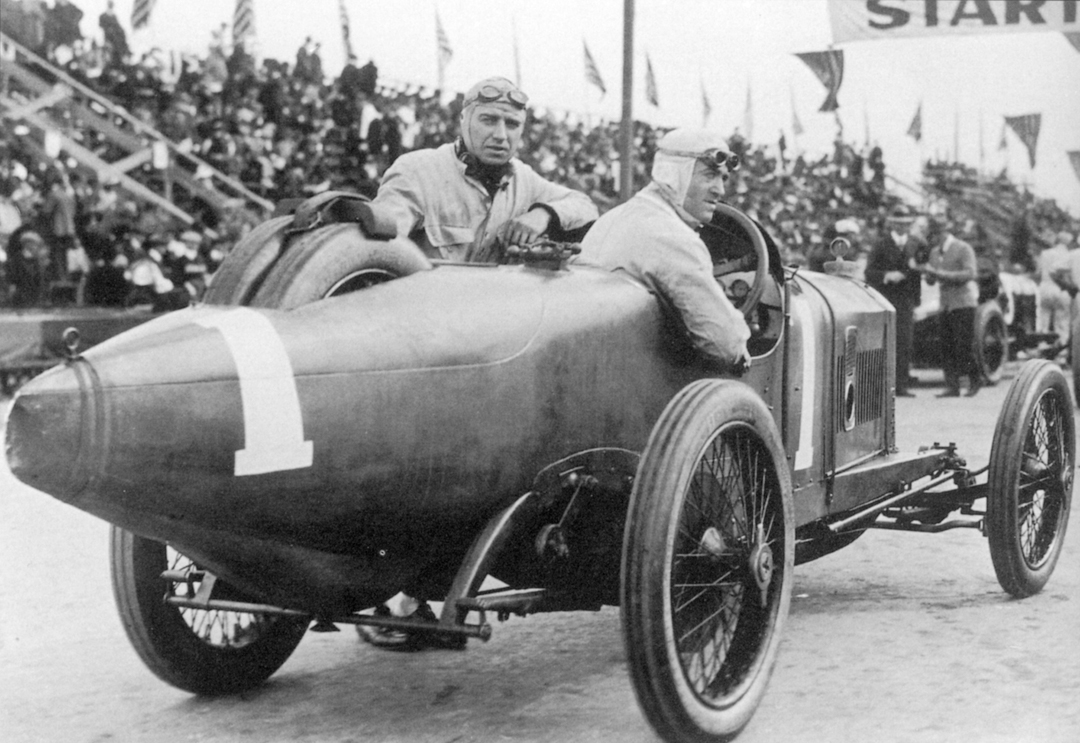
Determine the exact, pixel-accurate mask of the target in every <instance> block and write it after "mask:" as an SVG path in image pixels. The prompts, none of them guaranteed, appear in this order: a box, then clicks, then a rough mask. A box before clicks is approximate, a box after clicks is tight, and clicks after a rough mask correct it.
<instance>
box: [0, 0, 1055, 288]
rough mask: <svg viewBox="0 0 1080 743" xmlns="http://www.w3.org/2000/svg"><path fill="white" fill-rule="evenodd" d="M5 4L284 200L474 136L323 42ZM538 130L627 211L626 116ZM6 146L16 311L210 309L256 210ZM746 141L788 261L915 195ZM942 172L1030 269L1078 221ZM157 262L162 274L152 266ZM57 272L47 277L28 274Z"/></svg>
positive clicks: (954, 198) (102, 83)
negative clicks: (204, 33) (139, 189)
mask: <svg viewBox="0 0 1080 743" xmlns="http://www.w3.org/2000/svg"><path fill="white" fill-rule="evenodd" d="M0 5H2V6H3V7H2V8H0V12H3V14H4V18H5V24H4V26H5V33H8V34H9V35H12V36H13V37H14V38H16V40H18V41H19V42H20V43H22V44H24V45H25V46H27V47H29V48H30V49H31V50H32V51H34V52H35V53H38V54H40V55H41V56H43V57H44V58H46V59H48V60H49V61H50V62H51V63H53V64H55V65H56V66H58V67H59V68H61V69H62V70H63V71H64V72H66V73H67V74H68V75H70V76H71V77H73V78H74V79H76V80H78V81H80V82H82V83H83V84H85V85H87V86H89V87H91V88H92V89H93V90H95V91H97V92H98V93H100V94H101V95H104V96H106V97H108V98H109V99H111V100H113V101H115V102H117V103H118V104H120V105H122V106H123V107H125V108H126V109H127V110H128V111H129V112H131V113H132V114H133V115H135V116H136V117H138V118H139V119H141V120H143V121H144V122H145V123H147V124H148V125H150V126H152V127H154V128H155V129H157V130H159V131H160V132H162V133H163V134H164V135H165V136H167V137H168V138H169V139H170V140H172V141H173V142H175V143H177V145H178V146H179V148H180V149H181V150H183V151H187V152H191V153H193V154H195V155H197V156H199V157H201V158H202V159H204V160H205V161H206V162H208V163H209V164H210V165H212V166H213V167H214V168H216V169H218V170H219V171H221V172H222V173H225V174H226V175H228V176H230V177H232V178H234V179H236V180H238V181H241V182H243V183H244V184H245V185H246V186H247V187H248V188H250V189H251V190H252V191H254V192H256V193H257V194H259V195H261V196H263V197H265V198H266V199H269V200H270V201H274V202H277V201H280V200H283V199H292V198H298V197H305V196H310V195H313V194H315V193H318V192H320V191H323V190H327V189H334V190H349V191H358V192H361V193H366V194H369V195H371V194H373V193H374V191H375V189H376V188H377V187H378V182H379V178H380V176H381V174H382V172H383V171H384V170H385V169H386V167H388V166H389V164H390V163H391V162H393V161H394V159H395V158H396V157H397V156H398V155H400V154H401V153H402V152H404V151H407V150H410V149H414V148H422V147H432V146H437V145H439V144H442V143H443V142H446V141H448V140H450V139H451V138H452V137H453V136H455V134H456V123H455V122H456V120H457V115H458V112H459V106H460V96H459V97H458V98H456V99H454V100H450V101H445V100H444V96H443V95H441V93H440V91H437V90H433V89H431V88H427V87H424V86H419V85H411V84H398V83H388V82H386V81H382V80H380V79H379V76H378V69H377V67H376V66H375V64H374V62H372V61H369V62H367V63H366V64H363V65H359V64H357V62H358V60H351V61H350V63H349V64H348V65H346V67H345V68H344V69H343V70H342V71H341V73H340V74H339V75H337V76H336V77H335V76H333V75H327V74H326V72H325V71H324V69H323V66H322V62H321V57H320V52H319V45H318V43H316V42H314V41H313V40H311V39H308V40H307V41H306V42H305V44H304V45H303V46H302V47H301V48H300V49H299V50H298V52H297V55H296V59H295V61H292V62H289V61H281V60H274V59H265V60H262V62H261V63H257V62H256V60H255V59H254V58H253V57H252V56H251V55H250V54H248V53H247V52H246V51H245V50H244V48H243V47H242V46H233V47H231V48H230V46H229V45H228V44H227V43H226V41H225V31H226V28H225V27H222V28H221V29H219V31H218V32H217V33H216V34H215V35H214V39H213V42H212V43H211V45H210V48H209V50H208V53H207V54H206V55H205V56H203V57H196V56H193V55H187V54H185V55H177V54H175V53H166V52H164V51H162V50H156V49H155V50H153V51H151V52H149V53H147V54H144V55H141V56H139V57H135V56H133V55H132V53H131V51H130V50H129V48H128V45H127V42H126V39H125V37H124V32H123V28H122V27H121V26H120V24H119V23H118V22H116V18H115V15H114V14H113V13H112V9H111V7H110V8H109V10H107V11H106V13H104V14H102V16H101V17H100V18H99V19H98V24H99V26H100V28H101V29H102V32H103V39H104V41H103V42H99V41H97V40H87V39H85V38H84V37H83V35H82V33H81V31H80V26H79V23H80V20H81V16H82V13H81V11H79V10H78V9H77V8H75V6H74V5H72V4H71V3H69V2H66V1H65V0H56V1H55V3H54V4H53V5H52V6H47V5H45V4H44V3H43V2H41V0H21V1H20V0H0ZM110 5H111V4H110ZM9 19H10V20H9ZM527 127H528V130H527V132H526V134H525V137H524V142H525V144H524V146H523V147H522V150H521V152H520V155H519V156H520V157H521V159H522V160H524V161H525V162H527V163H528V164H529V165H531V166H532V167H533V168H535V169H536V170H537V172H539V173H540V174H541V175H542V176H544V177H545V178H548V179H550V180H553V181H555V182H559V183H564V184H566V185H569V186H571V187H574V188H578V189H580V190H582V191H584V192H586V193H587V194H589V195H590V197H591V198H592V199H593V200H594V201H595V202H596V203H597V205H598V207H599V208H600V211H601V212H604V211H606V210H607V209H608V208H610V207H611V206H613V205H614V204H615V203H616V202H617V195H618V183H619V172H618V167H619V158H618V136H619V125H618V122H608V121H601V122H599V123H596V124H594V123H593V122H592V121H587V120H585V119H584V118H583V117H581V116H578V115H576V114H574V113H572V112H564V111H556V110H549V109H541V108H534V109H533V110H532V112H531V116H530V118H529V120H528V125H527ZM664 131H665V130H664V129H661V128H656V127H653V126H650V125H648V124H646V123H643V122H635V126H634V140H635V143H634V149H635V152H636V153H639V154H640V155H641V156H640V157H638V158H637V159H636V160H635V164H634V173H633V182H634V188H635V190H636V189H638V188H640V187H642V186H643V185H644V184H645V183H646V181H647V173H648V171H649V167H650V165H651V152H652V151H653V149H654V148H655V142H656V140H657V138H658V137H659V136H661V135H662V134H663V133H664ZM16 132H18V129H17V128H16ZM78 136H81V137H83V138H84V142H83V144H84V146H87V147H88V148H89V149H91V150H93V151H97V152H99V154H102V156H103V157H104V156H105V154H107V153H106V152H105V150H107V148H108V147H109V144H108V142H107V141H106V140H105V139H104V138H101V137H97V136H96V135H95V133H94V132H92V131H89V130H86V131H82V132H81V133H80V134H79V135H78ZM4 144H5V148H6V149H5V150H4V151H3V152H0V235H3V234H6V233H9V232H13V233H14V234H12V236H11V238H9V240H8V243H7V281H8V282H11V281H12V279H13V277H15V276H18V277H20V281H22V280H24V278H23V277H26V276H28V275H40V279H39V280H38V282H37V284H34V283H33V282H28V283H27V285H26V286H24V287H23V288H22V289H21V290H20V291H18V292H15V293H14V295H12V296H7V297H5V296H4V292H3V291H0V304H2V303H3V302H4V301H7V302H8V303H11V302H15V303H16V304H22V305H23V306H27V305H35V304H40V303H48V302H50V301H57V300H58V297H57V296H51V295H52V294H55V289H56V287H57V286H59V287H60V289H61V290H63V291H61V293H60V297H59V299H60V300H70V299H72V298H74V300H75V301H79V302H86V303H91V304H106V305H117V304H131V303H132V302H141V301H145V300H146V299H147V298H148V297H149V296H151V292H149V291H148V290H147V289H146V287H147V286H151V287H156V288H157V291H154V292H152V294H153V295H154V296H155V297H156V300H155V301H156V302H158V303H159V304H161V305H164V306H172V305H174V304H177V303H183V302H184V301H187V299H197V298H198V297H199V296H201V292H202V291H203V288H204V287H205V285H206V282H207V280H208V278H209V277H210V276H211V275H212V273H213V270H214V269H215V267H216V266H217V264H218V263H219V262H220V260H221V258H222V256H223V255H224V253H226V252H227V251H228V249H229V247H230V246H231V245H232V244H234V243H235V241H236V239H238V238H239V237H240V235H241V234H242V233H243V232H244V230H245V229H247V228H248V227H249V226H250V224H251V220H250V219H248V218H246V217H245V215H243V214H241V213H239V212H238V213H237V214H225V215H224V216H223V215H222V214H220V213H216V212H214V211H213V210H210V209H203V210H197V211H196V214H197V216H198V220H197V222H196V224H194V225H191V226H187V225H180V224H177V223H176V222H175V220H172V219H170V218H168V217H165V216H163V215H161V214H160V213H157V212H156V211H155V210H153V209H151V208H148V207H146V206H144V205H142V204H141V203H140V202H139V201H137V200H135V199H134V198H132V197H131V196H130V195H128V194H125V193H124V192H123V191H122V190H121V189H118V188H117V184H116V183H115V182H111V181H108V180H106V181H98V180H96V179H95V178H93V177H80V174H79V173H78V172H70V173H69V172H68V171H69V170H70V168H69V167H67V166H66V165H65V164H64V163H63V162H62V161H57V162H55V163H51V164H46V163H41V162H40V159H38V158H35V157H34V154H33V153H32V152H31V151H30V150H29V149H26V148H23V147H21V145H20V141H19V137H18V136H16V137H13V138H10V140H5V143H4ZM730 145H731V147H732V149H733V150H734V151H735V152H736V153H738V154H739V155H740V156H741V158H742V160H743V162H744V166H743V168H742V170H741V171H739V173H738V174H737V176H736V178H735V182H734V183H733V184H732V185H733V188H732V189H731V193H730V196H729V198H730V201H731V202H732V203H733V204H734V205H735V206H737V207H739V208H741V209H743V210H744V211H746V212H747V213H748V214H749V215H750V216H751V217H752V218H754V219H756V220H758V221H759V222H760V223H761V224H762V225H763V226H764V227H765V228H766V229H767V230H769V231H770V233H771V234H772V235H773V236H774V237H775V238H776V241H777V243H778V244H779V245H780V246H781V248H782V251H783V253H784V255H783V258H784V261H785V262H786V263H799V264H805V263H807V262H811V263H812V262H813V261H814V260H815V254H817V255H818V257H820V253H821V251H822V250H823V249H825V248H826V247H827V245H828V243H829V241H830V238H831V237H832V236H833V235H835V234H836V233H837V229H836V225H837V224H838V223H840V224H842V225H854V229H852V230H849V235H851V236H853V237H855V242H856V245H857V246H861V247H864V248H865V247H867V246H869V245H870V244H872V241H873V239H874V235H875V234H876V232H877V231H878V230H880V229H881V224H882V220H883V218H884V215H885V214H886V213H887V212H888V211H889V209H890V208H891V207H892V205H893V204H894V203H895V202H896V201H898V197H897V196H895V195H893V194H891V193H890V192H889V191H888V190H887V189H886V174H885V163H884V158H883V154H882V151H881V149H880V147H876V146H874V147H870V146H862V147H860V146H857V145H854V144H850V143H847V142H844V141H843V140H842V139H841V138H839V137H838V138H837V140H836V143H835V148H834V151H833V152H831V153H829V154H826V155H823V156H821V157H819V158H816V159H815V158H808V157H807V156H806V155H804V154H802V153H793V152H791V151H790V150H789V148H788V147H787V146H786V143H785V141H784V137H783V135H781V136H780V137H779V139H778V140H777V142H775V143H767V144H766V143H758V142H749V141H747V140H746V139H745V138H744V137H742V136H741V135H740V134H739V133H738V132H736V133H735V134H734V135H733V136H732V137H731V139H730ZM105 159H107V158H105ZM957 168H959V170H957ZM928 174H929V179H928V186H929V188H930V190H931V191H932V192H933V193H936V194H937V195H938V196H939V197H940V199H941V202H940V203H942V204H947V205H948V208H949V209H950V210H952V211H957V212H958V213H959V216H961V217H963V218H964V220H962V221H966V222H969V223H971V224H973V225H974V226H973V227H971V228H970V229H971V230H972V231H974V230H980V229H981V230H982V232H981V233H980V234H978V235H976V237H977V238H978V242H979V243H980V244H981V245H983V246H985V252H987V253H993V254H997V253H999V252H1000V253H1003V254H1005V255H1007V256H1008V259H1009V262H1011V263H1019V264H1025V263H1026V262H1030V261H1031V258H1030V254H1031V252H1032V249H1033V248H1034V249H1037V247H1038V241H1039V240H1040V235H1042V234H1043V233H1044V232H1046V231H1054V230H1057V229H1061V228H1063V226H1064V225H1066V224H1067V223H1068V220H1069V218H1068V215H1067V214H1065V213H1064V212H1062V211H1061V210H1060V209H1059V208H1057V207H1056V205H1054V204H1053V202H1046V201H1037V200H1034V199H1033V198H1032V197H1031V196H1030V195H1029V194H1028V193H1027V192H1026V191H1022V190H1020V189H1017V188H1016V187H1015V186H1013V185H1012V184H1011V183H1010V182H1009V181H1008V180H1007V179H1005V178H1001V179H996V180H995V184H996V185H994V186H992V190H993V189H996V190H994V193H996V194H998V195H1000V194H1007V195H1008V198H1006V199H1001V200H999V201H998V207H997V210H998V212H1001V214H1000V215H998V217H995V220H996V221H995V220H989V221H990V222H992V224H993V225H997V224H998V223H999V222H1001V221H1002V218H1003V219H1004V220H1006V221H1007V222H1009V224H1010V230H1011V232H1010V233H1009V234H1008V235H1007V236H1006V237H1004V238H1001V237H1000V233H1001V229H1000V228H995V229H992V230H987V229H986V228H985V227H983V226H982V225H983V223H984V222H986V221H988V217H987V215H986V214H985V213H983V212H980V209H979V208H978V207H977V204H978V203H979V200H978V199H976V200H975V203H976V206H975V207H971V206H969V205H968V204H967V202H968V201H970V198H969V196H970V193H969V192H970V189H968V191H965V190H964V189H963V188H961V187H960V185H962V184H963V183H965V182H966V180H965V179H967V178H968V177H969V176H971V177H975V178H976V179H977V178H978V176H972V174H970V173H968V172H966V171H964V170H963V169H962V168H960V166H956V168H952V167H945V166H943V165H942V164H935V165H933V166H928ZM57 184H59V185H57ZM958 184H959V185H958ZM50 189H59V190H60V191H61V192H62V193H63V194H68V195H70V199H71V200H72V201H73V203H74V217H73V219H74V229H75V233H76V236H77V239H76V240H75V243H76V244H75V246H74V247H73V246H71V245H68V244H65V245H64V247H62V248H60V247H58V245H60V243H61V241H58V240H57V237H58V235H57V234H56V229H55V227H54V226H53V223H54V222H56V219H55V208H54V207H53V206H52V203H53V202H55V201H56V200H58V199H59V200H61V201H66V200H67V199H66V198H62V197H60V196H50V195H49V194H50ZM12 205H15V206H16V207H17V212H14V213H13V211H12V209H11V206H12ZM983 211H985V210H983ZM1001 215H1004V216H1003V217H1001ZM5 224H7V225H9V226H8V227H5ZM16 225H17V226H18V229H15V226H16ZM1025 230H1026V233H1025ZM854 233H858V234H857V236H856V235H855V234H854ZM1025 234H1026V238H1025ZM196 238H197V239H196ZM1001 240H1007V241H1008V243H1007V245H1006V246H1004V247H1003V246H1002V245H1001V244H999V243H1001ZM1025 240H1026V242H1025ZM39 242H40V245H41V246H42V247H40V248H39V247H37V246H38V245H39ZM991 243H994V244H993V245H991ZM146 261H149V262H150V263H153V264H154V265H155V266H157V269H155V270H150V269H149V268H148V267H147V266H148V264H147V263H146ZM39 263H40V264H43V265H44V266H45V268H43V269H37V270H36V273H35V271H28V270H27V269H26V266H27V265H29V264H33V265H35V266H36V265H38V264H39ZM140 269H145V270H140ZM69 285H70V286H74V287H75V288H74V290H73V291H71V290H69V289H70V286H69ZM50 286H51V289H50ZM3 287H4V285H3V284H0V289H3ZM27 287H29V288H27ZM35 287H36V288H35Z"/></svg>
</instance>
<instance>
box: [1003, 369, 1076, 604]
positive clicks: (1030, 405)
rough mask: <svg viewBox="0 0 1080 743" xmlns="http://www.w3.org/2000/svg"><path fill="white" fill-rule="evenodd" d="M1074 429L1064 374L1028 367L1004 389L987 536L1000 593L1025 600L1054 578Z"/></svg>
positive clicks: (1069, 480)
mask: <svg viewBox="0 0 1080 743" xmlns="http://www.w3.org/2000/svg"><path fill="white" fill-rule="evenodd" d="M1075 461H1076V431H1075V423H1074V421H1073V411H1072V400H1071V399H1070V397H1069V385H1068V382H1067V381H1066V379H1065V375H1064V373H1063V372H1062V371H1061V369H1060V368H1058V366H1057V365H1056V364H1053V363H1051V362H1048V361H1030V362H1028V363H1027V364H1025V365H1024V368H1023V370H1022V371H1021V373H1020V376H1019V377H1017V379H1016V380H1015V381H1014V382H1013V384H1012V386H1011V387H1010V388H1009V392H1008V395H1007V396H1006V398H1005V404H1004V406H1003V407H1002V408H1001V413H1000V414H999V416H998V422H997V426H996V427H995V429H994V440H993V444H992V445H991V447H990V471H989V474H988V485H989V491H988V494H987V504H986V532H987V536H988V537H989V540H990V557H991V559H992V560H993V562H994V572H995V573H996V574H997V578H998V582H999V583H1000V584H1001V587H1002V588H1003V589H1005V590H1006V591H1008V592H1009V593H1010V594H1012V595H1013V596H1016V597H1018V598H1023V597H1025V596H1031V595H1033V594H1035V593H1038V592H1039V591H1040V590H1042V587H1043V586H1044V585H1046V582H1047V581H1048V580H1049V579H1050V575H1051V574H1052V573H1053V572H1054V566H1055V565H1056V564H1057V560H1058V556H1059V555H1060V553H1061V545H1062V543H1063V542H1064V540H1065V527H1066V525H1067V524H1068V520H1069V508H1070V506H1071V504H1072V486H1073V467H1074V466H1075Z"/></svg>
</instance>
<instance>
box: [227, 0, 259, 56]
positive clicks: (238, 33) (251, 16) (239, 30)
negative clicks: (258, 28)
mask: <svg viewBox="0 0 1080 743" xmlns="http://www.w3.org/2000/svg"><path fill="white" fill-rule="evenodd" d="M232 36H233V44H235V45H236V46H242V47H244V48H247V42H248V39H254V38H255V8H254V6H253V5H252V0H236V8H235V9H234V10H233V22H232Z"/></svg>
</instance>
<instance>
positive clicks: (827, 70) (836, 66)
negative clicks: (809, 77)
mask: <svg viewBox="0 0 1080 743" xmlns="http://www.w3.org/2000/svg"><path fill="white" fill-rule="evenodd" d="M795 56H796V57H798V58H799V59H801V60H802V61H803V62H805V63H806V65H807V67H809V68H810V69H811V70H813V72H814V74H815V75H817V77H818V80H820V81H821V83H822V85H824V86H825V87H826V89H828V91H829V94H828V95H827V96H826V97H825V102H824V103H822V104H821V108H819V109H818V110H819V111H826V112H828V111H835V110H836V109H838V108H840V103H839V102H838V101H837V100H836V94H837V93H839V92H840V83H842V82H843V81H844V50H843V49H829V50H828V51H825V52H802V53H800V54H796V55H795Z"/></svg>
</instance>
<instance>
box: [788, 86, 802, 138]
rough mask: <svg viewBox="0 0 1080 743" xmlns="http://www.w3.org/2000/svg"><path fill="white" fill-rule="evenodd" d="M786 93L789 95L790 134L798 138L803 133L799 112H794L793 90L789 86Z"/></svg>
mask: <svg viewBox="0 0 1080 743" xmlns="http://www.w3.org/2000/svg"><path fill="white" fill-rule="evenodd" d="M788 93H790V94H791V133H792V134H793V135H794V136H796V137H798V136H800V135H801V134H802V133H803V127H802V122H801V121H799V112H798V111H796V110H795V89H794V88H792V87H791V86H790V85H789V86H788Z"/></svg>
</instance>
